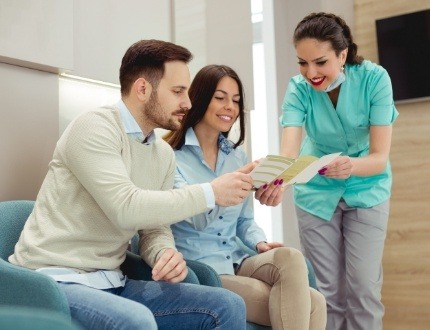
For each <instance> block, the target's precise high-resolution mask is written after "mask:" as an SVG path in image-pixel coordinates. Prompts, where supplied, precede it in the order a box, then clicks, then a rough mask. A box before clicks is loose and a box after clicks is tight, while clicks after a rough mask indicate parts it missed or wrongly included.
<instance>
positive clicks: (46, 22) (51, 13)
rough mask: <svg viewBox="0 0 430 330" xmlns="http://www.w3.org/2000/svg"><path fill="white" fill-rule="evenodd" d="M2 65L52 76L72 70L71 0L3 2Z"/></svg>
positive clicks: (0, 29)
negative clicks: (54, 73)
mask: <svg viewBox="0 0 430 330" xmlns="http://www.w3.org/2000/svg"><path fill="white" fill-rule="evenodd" d="M0 62H3V63H9V64H14V65H19V66H24V67H28V68H34V69H38V70H43V71H50V72H62V71H65V70H68V69H72V66H73V1H72V0H13V1H12V0H0Z"/></svg>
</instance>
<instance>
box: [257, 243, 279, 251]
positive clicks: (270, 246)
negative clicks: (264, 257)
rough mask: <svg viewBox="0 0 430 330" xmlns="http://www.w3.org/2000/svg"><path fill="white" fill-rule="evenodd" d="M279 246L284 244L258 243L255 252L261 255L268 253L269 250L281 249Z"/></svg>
mask: <svg viewBox="0 0 430 330" xmlns="http://www.w3.org/2000/svg"><path fill="white" fill-rule="evenodd" d="M281 246H284V244H282V243H278V242H272V243H267V242H260V243H258V244H257V252H258V253H263V252H266V251H269V250H271V249H274V248H277V247H281Z"/></svg>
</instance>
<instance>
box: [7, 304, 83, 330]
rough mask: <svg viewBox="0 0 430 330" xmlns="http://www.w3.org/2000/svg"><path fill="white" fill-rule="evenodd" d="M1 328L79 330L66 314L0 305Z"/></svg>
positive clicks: (13, 329) (15, 329)
mask: <svg viewBox="0 0 430 330" xmlns="http://www.w3.org/2000/svg"><path fill="white" fill-rule="evenodd" d="M0 329H5V330H6V329H11V330H59V329H61V330H79V329H81V328H80V327H78V326H77V325H76V324H74V323H73V322H70V319H67V318H65V317H64V314H62V313H58V312H54V311H50V310H46V309H37V308H28V307H16V306H13V307H11V306H8V307H5V306H0Z"/></svg>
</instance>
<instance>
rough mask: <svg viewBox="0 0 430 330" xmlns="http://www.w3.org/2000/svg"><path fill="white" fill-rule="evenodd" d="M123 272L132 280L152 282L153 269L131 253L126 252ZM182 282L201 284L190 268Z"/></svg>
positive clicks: (122, 266) (122, 267)
mask: <svg viewBox="0 0 430 330" xmlns="http://www.w3.org/2000/svg"><path fill="white" fill-rule="evenodd" d="M187 264H188V263H187ZM121 271H122V272H123V273H124V275H127V277H128V278H130V279H132V280H143V281H152V268H151V267H150V266H149V265H148V264H147V263H146V262H145V261H144V260H143V259H142V258H141V257H140V256H139V255H137V254H134V253H133V252H130V251H127V252H126V256H125V260H124V262H123V263H122V265H121ZM182 282H184V283H192V284H199V279H198V278H197V275H196V274H195V273H194V272H193V270H192V269H190V267H188V274H187V276H186V277H185V279H184V280H183V281H182Z"/></svg>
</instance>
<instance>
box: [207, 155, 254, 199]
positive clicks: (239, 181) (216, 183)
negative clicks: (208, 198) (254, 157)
mask: <svg viewBox="0 0 430 330" xmlns="http://www.w3.org/2000/svg"><path fill="white" fill-rule="evenodd" d="M251 164H252V163H251ZM247 166H248V167H246V166H244V167H242V168H241V169H240V170H243V169H244V170H245V171H251V169H250V168H251V167H252V166H251V165H250V164H248V165H247ZM254 167H255V166H254ZM211 185H212V189H213V191H214V194H215V204H217V205H219V206H232V205H237V204H240V203H242V202H243V200H244V199H245V198H246V197H247V196H248V192H249V191H250V190H251V188H252V178H251V176H250V175H249V174H245V173H242V172H238V171H236V172H232V173H226V174H224V175H221V176H219V177H218V178H216V179H215V180H213V181H212V182H211Z"/></svg>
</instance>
